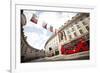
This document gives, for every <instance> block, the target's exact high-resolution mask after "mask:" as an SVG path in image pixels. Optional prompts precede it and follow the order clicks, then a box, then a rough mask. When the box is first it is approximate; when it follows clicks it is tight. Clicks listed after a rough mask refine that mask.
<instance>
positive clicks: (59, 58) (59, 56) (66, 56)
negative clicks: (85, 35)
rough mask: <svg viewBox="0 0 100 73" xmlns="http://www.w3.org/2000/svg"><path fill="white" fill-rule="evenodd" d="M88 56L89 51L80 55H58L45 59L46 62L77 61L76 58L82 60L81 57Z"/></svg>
mask: <svg viewBox="0 0 100 73" xmlns="http://www.w3.org/2000/svg"><path fill="white" fill-rule="evenodd" d="M87 56H89V51H85V52H80V53H75V54H71V55H58V56H53V57H45V59H46V60H61V59H62V60H65V59H66V60H68V59H77V58H82V57H87Z"/></svg>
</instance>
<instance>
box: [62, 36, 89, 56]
mask: <svg viewBox="0 0 100 73" xmlns="http://www.w3.org/2000/svg"><path fill="white" fill-rule="evenodd" d="M88 50H89V39H88V40H86V39H83V38H79V39H76V40H73V41H71V42H69V43H67V44H64V45H62V46H61V54H63V55H67V54H74V53H78V52H82V51H88Z"/></svg>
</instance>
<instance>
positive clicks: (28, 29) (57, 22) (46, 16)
mask: <svg viewBox="0 0 100 73" xmlns="http://www.w3.org/2000/svg"><path fill="white" fill-rule="evenodd" d="M33 13H34V14H36V15H37V17H38V22H37V24H35V23H33V22H31V21H30V19H31V17H32V15H33ZM24 14H25V16H26V19H27V23H26V25H25V26H24V27H23V28H24V35H25V36H27V42H28V43H29V45H31V46H32V47H34V48H36V49H40V50H41V49H44V45H45V43H46V41H47V40H48V39H49V38H50V36H52V35H53V34H54V33H52V32H50V31H49V30H46V29H44V28H43V27H42V24H43V22H45V23H47V29H49V27H50V26H53V28H54V29H59V27H61V26H62V25H64V23H65V22H66V21H68V20H71V18H72V17H73V16H75V15H76V14H77V13H68V12H46V11H30V10H29V11H28V10H27V11H24Z"/></svg>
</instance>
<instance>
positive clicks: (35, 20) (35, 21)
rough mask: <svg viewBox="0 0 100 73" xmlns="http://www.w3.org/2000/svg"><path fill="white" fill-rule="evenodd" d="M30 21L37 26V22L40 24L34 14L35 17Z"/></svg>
mask: <svg viewBox="0 0 100 73" xmlns="http://www.w3.org/2000/svg"><path fill="white" fill-rule="evenodd" d="M30 21H32V22H33V23H35V24H37V22H38V19H37V16H36V15H35V14H33V16H32V18H31V19H30Z"/></svg>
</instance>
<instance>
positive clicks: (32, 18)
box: [30, 13, 58, 34]
mask: <svg viewBox="0 0 100 73" xmlns="http://www.w3.org/2000/svg"><path fill="white" fill-rule="evenodd" d="M30 21H31V22H33V23H35V24H37V23H38V17H37V15H36V14H34V13H33V15H32V17H31V19H30ZM47 26H48V27H49V28H47ZM42 27H43V28H44V29H46V30H49V31H50V32H52V33H54V34H57V33H58V30H57V29H54V28H53V26H51V25H48V24H47V23H46V22H43V23H42Z"/></svg>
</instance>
